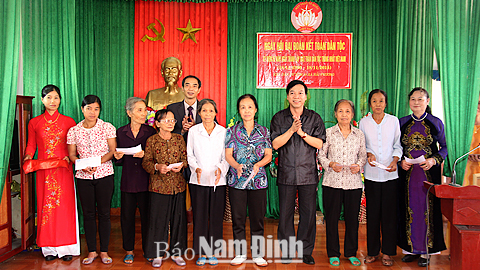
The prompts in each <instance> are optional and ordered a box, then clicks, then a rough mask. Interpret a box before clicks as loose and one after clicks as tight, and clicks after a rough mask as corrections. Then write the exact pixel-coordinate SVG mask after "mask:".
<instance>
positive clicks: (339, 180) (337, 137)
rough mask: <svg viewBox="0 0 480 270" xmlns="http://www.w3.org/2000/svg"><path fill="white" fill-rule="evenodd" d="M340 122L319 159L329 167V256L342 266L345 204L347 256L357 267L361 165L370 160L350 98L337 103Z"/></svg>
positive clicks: (326, 190)
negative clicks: (341, 229)
mask: <svg viewBox="0 0 480 270" xmlns="http://www.w3.org/2000/svg"><path fill="white" fill-rule="evenodd" d="M334 111H335V118H337V122H338V124H336V125H335V126H333V127H331V128H328V129H327V141H326V142H325V143H324V144H323V148H322V149H321V150H320V152H319V155H318V159H319V161H320V163H321V164H322V166H323V168H325V175H324V176H323V184H322V185H323V208H324V215H325V227H326V235H327V255H328V257H329V262H330V264H331V265H333V266H338V265H340V260H339V257H340V244H339V240H338V219H339V218H340V213H341V211H342V205H343V206H344V216H345V245H344V250H345V251H344V256H345V257H347V258H348V260H349V261H350V263H351V264H352V265H354V266H360V265H361V263H360V261H359V260H358V258H357V257H356V254H357V249H358V212H359V211H360V198H361V197H362V187H363V185H362V176H361V174H360V173H361V172H360V170H361V168H362V167H363V166H364V165H365V163H366V162H367V152H366V150H365V136H364V135H363V132H362V131H361V130H359V129H358V128H355V127H353V126H352V124H351V122H352V119H353V116H354V114H355V107H354V105H353V102H352V101H350V100H345V99H341V100H339V101H338V102H337V103H336V104H335V109H334Z"/></svg>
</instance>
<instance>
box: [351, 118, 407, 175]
mask: <svg viewBox="0 0 480 270" xmlns="http://www.w3.org/2000/svg"><path fill="white" fill-rule="evenodd" d="M359 128H360V130H361V131H362V132H363V134H365V145H366V148H367V153H372V154H374V155H375V159H376V161H377V162H378V163H380V164H383V165H385V166H387V167H388V166H389V165H390V163H391V162H392V161H393V157H399V158H401V157H402V151H403V148H402V145H401V143H400V137H401V132H400V122H399V121H398V118H397V117H395V116H393V115H390V114H385V116H384V117H383V119H382V122H380V124H377V122H375V120H374V119H373V117H372V115H369V116H367V117H365V118H363V119H362V120H360V124H359ZM364 176H365V178H366V179H368V180H371V181H375V182H386V181H388V180H393V179H397V178H398V168H397V170H396V171H394V172H387V171H386V170H383V169H380V168H378V167H372V166H370V164H368V163H367V164H365V171H364Z"/></svg>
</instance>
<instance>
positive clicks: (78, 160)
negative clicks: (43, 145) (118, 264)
mask: <svg viewBox="0 0 480 270" xmlns="http://www.w3.org/2000/svg"><path fill="white" fill-rule="evenodd" d="M101 108H102V103H101V101H100V98H99V97H97V96H94V95H88V96H85V98H84V99H83V101H82V113H83V115H84V117H85V119H84V120H82V121H80V122H79V123H78V124H77V125H76V126H73V127H72V128H70V130H69V131H68V134H67V144H68V153H69V157H70V160H71V161H72V162H75V169H76V170H77V173H76V174H75V178H76V179H77V189H78V196H79V197H80V203H81V205H82V210H83V225H84V229H85V240H86V241H87V247H88V252H89V253H88V256H87V257H86V258H84V259H83V261H82V263H83V264H91V263H92V262H93V261H94V260H95V259H96V258H97V257H98V256H99V254H98V253H97V222H96V213H98V235H99V237H100V259H101V260H102V262H103V263H104V264H111V263H112V258H110V256H108V244H109V242H110V229H111V224H110V202H111V200H112V194H113V164H112V160H111V159H112V157H113V152H114V151H115V148H116V146H117V142H116V141H115V137H116V134H115V127H114V126H113V125H112V124H110V123H107V122H104V121H102V120H101V119H99V118H98V116H99V115H100V110H101ZM77 153H78V156H77ZM88 158H90V159H88ZM85 161H90V162H89V163H88V164H87V167H86V168H84V169H81V170H79V169H78V168H80V167H83V166H84V165H85Z"/></svg>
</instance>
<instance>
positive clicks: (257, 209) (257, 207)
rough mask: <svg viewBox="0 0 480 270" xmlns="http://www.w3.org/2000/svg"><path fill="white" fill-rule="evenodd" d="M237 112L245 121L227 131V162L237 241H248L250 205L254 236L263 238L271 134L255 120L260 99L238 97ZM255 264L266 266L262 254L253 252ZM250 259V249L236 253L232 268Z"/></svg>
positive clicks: (245, 96) (270, 155)
mask: <svg viewBox="0 0 480 270" xmlns="http://www.w3.org/2000/svg"><path fill="white" fill-rule="evenodd" d="M237 110H238V113H239V114H240V117H241V118H242V121H241V122H239V123H237V124H236V125H234V126H232V127H230V128H228V129H227V135H226V138H225V159H226V160H227V161H228V163H229V164H230V170H229V171H228V174H227V181H228V186H229V187H228V188H229V190H228V191H229V195H230V202H231V206H232V228H233V238H234V239H235V240H246V237H245V222H246V218H247V206H248V212H249V218H250V231H251V235H257V236H263V219H264V217H265V212H266V210H267V187H268V182H267V172H266V171H265V167H264V166H265V165H267V164H268V163H269V162H270V161H271V160H272V143H271V142H270V132H269V131H268V129H267V128H266V127H263V126H260V125H259V124H257V122H256V121H255V114H256V113H257V110H258V108H257V100H256V99H255V97H254V96H253V95H250V94H246V95H243V96H241V97H239V98H238V100H237ZM252 254H253V256H252V257H253V261H254V262H255V263H256V264H257V265H259V266H267V261H266V260H265V259H263V258H262V257H261V256H260V254H261V250H252ZM246 259H247V250H236V256H235V258H234V259H233V260H232V262H231V264H232V265H240V264H242V263H243V262H244V261H245V260H246Z"/></svg>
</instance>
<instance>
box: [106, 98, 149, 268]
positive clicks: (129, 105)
mask: <svg viewBox="0 0 480 270" xmlns="http://www.w3.org/2000/svg"><path fill="white" fill-rule="evenodd" d="M125 111H126V113H127V115H128V117H129V118H130V124H127V125H125V126H123V127H121V128H119V129H117V147H118V148H126V149H125V150H124V152H120V151H121V150H117V151H115V153H114V154H113V155H114V157H115V159H116V163H117V164H118V165H122V166H123V170H122V180H121V183H120V190H121V212H120V223H121V225H122V239H123V249H124V250H125V251H126V252H127V254H126V255H125V257H124V259H123V262H124V263H126V264H132V263H133V256H134V254H133V249H134V246H135V211H136V210H137V206H138V209H139V210H140V222H141V225H142V229H141V232H142V249H143V252H144V253H145V246H146V244H147V241H148V240H147V231H148V214H149V208H148V198H149V193H148V184H149V177H150V175H149V174H148V173H147V172H146V171H145V170H144V169H143V167H142V159H143V156H144V154H145V152H144V151H143V150H142V149H145V144H146V143H147V139H148V138H150V136H152V135H155V133H157V132H156V131H155V129H154V128H153V127H151V126H149V125H146V124H145V119H146V117H147V105H146V103H145V100H143V99H141V98H138V97H131V98H129V99H127V102H126V103H125ZM138 146H140V149H135V148H136V147H138ZM118 148H117V149H118ZM127 150H128V152H127ZM132 151H133V152H132Z"/></svg>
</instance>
